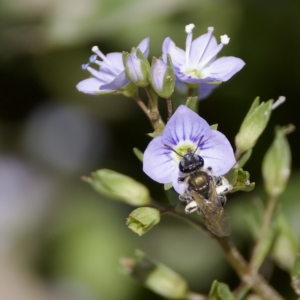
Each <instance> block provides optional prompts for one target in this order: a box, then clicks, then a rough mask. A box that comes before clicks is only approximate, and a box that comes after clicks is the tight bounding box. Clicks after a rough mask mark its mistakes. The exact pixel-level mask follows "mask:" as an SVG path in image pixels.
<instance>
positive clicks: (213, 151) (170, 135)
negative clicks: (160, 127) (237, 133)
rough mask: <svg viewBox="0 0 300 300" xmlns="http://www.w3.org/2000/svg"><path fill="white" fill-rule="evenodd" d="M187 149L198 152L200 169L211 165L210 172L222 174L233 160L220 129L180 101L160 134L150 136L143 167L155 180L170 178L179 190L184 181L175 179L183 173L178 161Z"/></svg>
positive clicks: (231, 152) (182, 190)
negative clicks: (200, 159) (152, 137)
mask: <svg viewBox="0 0 300 300" xmlns="http://www.w3.org/2000/svg"><path fill="white" fill-rule="evenodd" d="M200 140H201V141H200ZM199 141H200V143H199ZM168 146H169V147H171V148H172V149H174V150H175V151H176V152H177V153H178V154H180V155H181V156H180V155H178V154H176V153H175V152H174V151H172V150H171V149H170V148H169V147H168ZM188 151H192V152H195V154H197V155H200V156H202V158H203V159H204V166H203V169H207V168H209V167H211V168H212V171H211V172H212V174H213V175H214V176H221V175H224V174H226V173H227V172H228V171H229V170H230V169H231V168H232V166H233V165H234V164H235V158H234V154H233V149H232V147H231V145H230V143H229V141H228V140H227V138H226V137H225V136H224V135H223V134H222V133H221V132H219V131H217V130H212V129H210V127H209V125H208V123H207V122H206V121H205V120H204V119H203V118H201V117H200V116H199V115H197V114H196V113H195V112H193V111H192V110H191V109H189V108H188V107H186V106H184V105H180V106H179V107H178V109H177V110H176V111H175V113H174V114H173V116H172V117H171V118H170V120H169V121H168V123H167V124H166V127H165V129H164V131H163V133H162V135H161V136H158V137H156V138H154V139H153V140H152V141H151V142H150V143H149V145H148V147H147V149H146V150H145V153H144V158H143V170H144V172H145V173H146V174H147V175H148V176H149V177H150V178H152V179H153V180H155V181H157V182H159V183H164V184H167V183H170V182H172V184H173V187H174V189H175V190H176V192H177V193H179V194H182V193H183V192H184V191H185V185H184V184H183V183H180V182H178V177H182V176H183V174H182V173H181V172H180V171H179V163H180V161H181V159H182V156H183V155H185V154H186V153H187V152H188Z"/></svg>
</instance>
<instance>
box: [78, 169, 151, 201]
mask: <svg viewBox="0 0 300 300" xmlns="http://www.w3.org/2000/svg"><path fill="white" fill-rule="evenodd" d="M82 179H83V180H84V181H85V182H87V183H89V184H90V185H91V186H92V187H93V188H94V189H95V190H96V191H97V192H98V193H100V194H101V195H103V196H107V197H109V198H113V199H116V200H121V201H123V202H125V203H127V204H130V205H133V206H141V205H147V204H150V195H149V191H148V189H147V188H146V187H145V186H144V185H142V184H141V183H139V182H137V181H135V180H134V179H132V178H130V177H128V176H125V175H123V174H120V173H118V172H115V171H112V170H107V169H102V170H98V171H96V172H93V173H91V177H86V176H84V177H83V178H82Z"/></svg>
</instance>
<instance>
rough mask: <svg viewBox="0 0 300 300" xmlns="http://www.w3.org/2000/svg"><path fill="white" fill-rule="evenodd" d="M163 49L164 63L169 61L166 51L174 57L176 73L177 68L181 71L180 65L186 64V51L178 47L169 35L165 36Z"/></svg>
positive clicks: (173, 62)
mask: <svg viewBox="0 0 300 300" xmlns="http://www.w3.org/2000/svg"><path fill="white" fill-rule="evenodd" d="M162 50H163V61H164V63H165V64H167V63H168V61H167V56H166V53H169V54H170V56H171V58H172V64H173V67H174V70H175V73H176V70H177V71H179V69H180V67H181V66H182V65H184V64H185V51H183V50H182V49H180V48H178V47H176V45H175V43H174V42H173V41H172V40H171V39H170V38H169V37H167V38H165V40H164V42H163V46H162Z"/></svg>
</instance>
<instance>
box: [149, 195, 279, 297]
mask: <svg viewBox="0 0 300 300" xmlns="http://www.w3.org/2000/svg"><path fill="white" fill-rule="evenodd" d="M152 205H153V206H155V207H156V208H158V209H160V210H161V211H162V212H163V213H166V212H169V213H171V214H173V215H175V216H177V217H179V218H181V219H183V220H185V221H187V222H189V223H192V224H193V225H194V226H196V227H197V228H201V229H204V230H205V231H206V232H208V233H209V234H210V235H211V237H212V238H214V239H215V240H216V241H217V242H218V244H219V245H220V247H221V248H222V249H223V251H224V253H225V256H226V258H227V260H228V262H229V263H230V264H231V266H232V267H233V269H234V270H235V271H236V272H237V274H238V276H239V278H240V280H241V281H242V283H243V284H244V287H245V288H247V289H249V290H250V289H251V288H252V289H253V290H254V291H255V292H256V293H257V294H258V295H260V296H261V297H262V298H263V299H265V300H269V299H272V300H284V298H283V297H282V296H281V295H279V294H278V293H277V291H276V290H274V289H273V287H271V286H270V285H269V284H268V282H266V280H265V279H264V278H263V277H262V276H261V275H260V274H257V272H253V270H252V269H251V268H250V265H249V264H248V263H247V262H246V260H245V259H244V257H243V256H242V255H241V254H240V253H239V251H238V249H237V248H236V247H235V245H234V244H233V242H232V240H231V239H230V238H229V237H222V238H221V237H218V236H216V235H214V234H212V233H211V232H210V231H209V230H208V229H207V228H206V227H205V225H204V224H203V222H201V221H199V220H197V219H193V218H191V217H189V216H186V215H185V214H183V213H180V212H177V211H176V210H175V207H174V206H172V207H168V208H165V209H163V206H162V205H160V204H158V203H157V202H155V201H154V200H152ZM272 210H273V209H272Z"/></svg>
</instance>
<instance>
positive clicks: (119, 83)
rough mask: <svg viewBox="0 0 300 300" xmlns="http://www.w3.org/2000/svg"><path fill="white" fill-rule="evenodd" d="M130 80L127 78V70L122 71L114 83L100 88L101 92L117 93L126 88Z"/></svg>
mask: <svg viewBox="0 0 300 300" xmlns="http://www.w3.org/2000/svg"><path fill="white" fill-rule="evenodd" d="M129 82H130V80H129V79H128V77H127V76H126V73H125V70H124V71H122V72H121V73H120V74H119V75H118V76H117V77H116V78H115V79H114V80H113V81H111V82H110V83H107V84H103V85H101V86H100V91H116V90H120V89H121V88H122V87H124V86H125V85H126V84H127V83H129Z"/></svg>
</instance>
